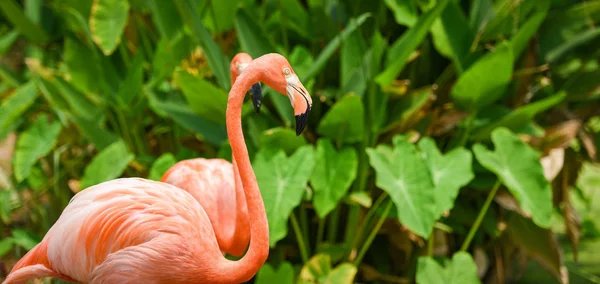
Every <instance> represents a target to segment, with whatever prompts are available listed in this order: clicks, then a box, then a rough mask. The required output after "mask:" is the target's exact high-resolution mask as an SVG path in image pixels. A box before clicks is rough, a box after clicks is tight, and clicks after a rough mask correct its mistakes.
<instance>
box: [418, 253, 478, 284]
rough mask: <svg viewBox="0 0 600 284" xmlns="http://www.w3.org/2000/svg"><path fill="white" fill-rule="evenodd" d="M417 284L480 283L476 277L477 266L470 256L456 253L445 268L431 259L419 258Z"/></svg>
mask: <svg viewBox="0 0 600 284" xmlns="http://www.w3.org/2000/svg"><path fill="white" fill-rule="evenodd" d="M417 283H419V284H430V283H431V284H437V283H448V284H463V283H464V284H471V283H481V281H480V280H479V278H478V277H477V266H476V265H475V261H474V260H473V258H472V257H471V255H470V254H468V253H466V252H458V253H456V254H454V256H453V257H452V260H448V261H447V264H446V267H442V266H441V265H439V264H438V263H437V262H436V261H435V260H434V259H433V258H431V257H428V256H427V257H419V260H418V264H417Z"/></svg>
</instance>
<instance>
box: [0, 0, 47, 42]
mask: <svg viewBox="0 0 600 284" xmlns="http://www.w3.org/2000/svg"><path fill="white" fill-rule="evenodd" d="M0 10H2V12H4V16H5V17H6V18H5V19H7V20H8V21H10V22H11V24H12V25H13V26H14V27H15V29H17V30H18V31H19V33H21V34H22V35H24V36H26V37H27V39H28V40H30V41H31V42H46V41H48V39H49V37H48V34H47V33H46V31H45V30H44V29H43V28H42V27H40V26H39V25H36V24H35V23H34V22H33V21H32V19H30V18H29V17H27V15H25V14H24V13H23V10H22V9H21V8H20V7H19V4H17V1H15V0H2V1H0Z"/></svg>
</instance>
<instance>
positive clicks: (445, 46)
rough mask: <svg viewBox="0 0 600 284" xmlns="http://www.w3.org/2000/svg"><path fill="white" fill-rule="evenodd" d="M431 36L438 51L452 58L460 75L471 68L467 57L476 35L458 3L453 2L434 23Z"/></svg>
mask: <svg viewBox="0 0 600 284" xmlns="http://www.w3.org/2000/svg"><path fill="white" fill-rule="evenodd" d="M431 34H432V35H433V43H434V45H435V47H436V48H437V50H438V51H440V53H442V54H443V55H445V56H447V57H451V58H452V60H453V61H454V64H455V66H456V69H457V71H458V73H459V74H460V73H462V72H463V71H464V70H465V69H466V68H468V67H469V63H468V61H467V57H468V54H469V49H470V48H471V44H473V41H474V39H475V33H474V32H473V31H472V30H471V27H470V26H469V22H468V21H467V18H466V17H465V15H464V14H463V13H462V11H461V9H460V7H459V6H458V3H455V2H453V1H450V3H448V6H446V9H444V11H443V12H442V15H441V17H440V18H438V19H436V20H435V22H434V23H433V25H432V27H431Z"/></svg>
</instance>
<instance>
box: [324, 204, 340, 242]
mask: <svg viewBox="0 0 600 284" xmlns="http://www.w3.org/2000/svg"><path fill="white" fill-rule="evenodd" d="M339 219H340V206H337V207H335V209H333V211H332V212H331V214H329V229H328V230H327V242H329V243H330V244H333V243H335V239H336V236H337V228H338V221H339Z"/></svg>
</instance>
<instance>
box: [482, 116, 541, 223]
mask: <svg viewBox="0 0 600 284" xmlns="http://www.w3.org/2000/svg"><path fill="white" fill-rule="evenodd" d="M492 141H493V142H494V146H495V151H494V152H492V151H490V150H488V149H486V147H485V146H483V145H481V144H476V145H475V146H473V151H474V153H475V157H476V158H477V160H478V161H479V163H481V165H482V166H484V167H485V168H487V169H488V170H490V171H492V172H493V173H495V174H496V175H497V176H498V178H499V179H500V180H501V181H502V183H503V184H504V185H505V186H506V187H507V188H508V189H509V190H510V192H511V193H512V194H513V195H514V196H515V198H516V199H517V200H518V201H519V205H520V206H521V209H522V210H523V211H524V212H525V214H527V215H528V216H531V217H532V218H533V222H535V223H536V225H538V226H540V227H542V228H548V227H549V226H550V220H551V216H552V187H551V186H550V184H549V183H548V180H546V178H545V177H544V169H543V168H542V165H541V163H540V154H539V153H538V152H536V151H535V150H534V149H532V148H531V147H530V146H529V145H527V144H525V143H524V142H522V141H521V140H520V139H519V138H518V137H517V136H516V135H514V134H513V133H512V132H510V130H508V129H506V128H504V127H501V128H497V129H496V130H494V131H493V132H492Z"/></svg>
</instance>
